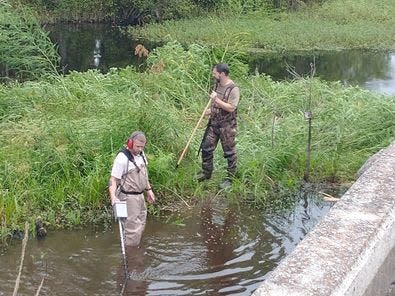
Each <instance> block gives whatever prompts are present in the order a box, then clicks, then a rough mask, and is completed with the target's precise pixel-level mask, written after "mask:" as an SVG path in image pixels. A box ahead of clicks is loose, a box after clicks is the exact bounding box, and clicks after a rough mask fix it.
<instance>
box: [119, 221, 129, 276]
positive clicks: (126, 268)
mask: <svg viewBox="0 0 395 296" xmlns="http://www.w3.org/2000/svg"><path fill="white" fill-rule="evenodd" d="M118 223H119V236H120V238H121V249H122V257H123V267H124V269H125V278H126V277H127V276H128V274H129V272H128V264H127V261H126V251H125V238H124V235H123V225H122V221H121V219H118Z"/></svg>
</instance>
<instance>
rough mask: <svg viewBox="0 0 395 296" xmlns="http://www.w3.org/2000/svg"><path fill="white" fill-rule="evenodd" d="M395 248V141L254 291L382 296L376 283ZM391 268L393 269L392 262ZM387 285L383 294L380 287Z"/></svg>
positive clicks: (266, 295)
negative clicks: (378, 275) (377, 275)
mask: <svg viewBox="0 0 395 296" xmlns="http://www.w3.org/2000/svg"><path fill="white" fill-rule="evenodd" d="M394 246H395V142H394V143H392V144H391V145H390V146H389V147H388V148H387V149H385V150H382V151H380V157H378V158H376V159H374V161H371V162H370V164H369V165H367V166H365V167H364V169H363V173H362V174H361V176H360V177H359V178H358V180H357V181H356V182H355V183H354V184H353V185H352V186H351V188H350V189H349V190H348V191H347V192H346V193H345V194H344V195H343V197H342V198H341V200H340V201H338V202H337V204H336V205H334V206H333V207H332V209H331V210H330V212H329V213H328V214H327V216H326V217H324V218H323V220H321V221H320V222H319V223H318V224H317V225H316V227H315V228H314V229H313V230H312V231H310V233H308V235H307V236H306V237H305V239H304V240H303V241H302V242H301V243H300V244H299V245H298V246H297V247H296V248H295V250H294V251H293V252H292V253H291V254H290V255H289V256H287V257H286V258H285V259H284V260H283V261H282V262H281V263H280V265H279V266H278V267H277V268H276V269H275V270H274V271H273V272H272V273H271V274H270V275H269V276H268V278H267V279H266V280H265V282H264V283H263V284H262V285H261V286H260V287H259V288H258V289H257V290H256V291H255V292H254V294H253V295H254V296H283V295H284V296H326V295H328V296H329V295H331V296H373V295H374V296H379V295H385V294H386V293H387V292H388V289H389V287H390V284H391V280H393V276H392V279H391V276H389V277H386V278H381V279H382V281H380V282H378V283H375V282H374V280H375V279H376V280H377V279H380V277H376V274H378V273H379V272H380V270H381V268H382V267H383V266H385V262H388V261H386V260H391V258H392V259H393V257H392V255H391V254H392V250H393V249H394ZM390 263H391V264H389V266H390V267H389V268H391V265H393V264H394V263H393V262H390ZM379 286H381V287H382V289H383V290H382V291H378V290H377V289H379V288H377V287H379Z"/></svg>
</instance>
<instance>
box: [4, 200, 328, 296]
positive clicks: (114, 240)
mask: <svg viewBox="0 0 395 296" xmlns="http://www.w3.org/2000/svg"><path fill="white" fill-rule="evenodd" d="M330 207H331V204H330V203H325V202H320V201H317V200H315V199H314V198H312V197H310V196H309V197H306V199H303V198H301V199H300V202H299V203H298V204H296V206H295V209H294V210H291V211H289V212H287V213H284V214H282V215H273V216H271V217H268V216H267V215H264V214H263V213H261V212H260V211H258V210H255V209H252V208H249V207H245V206H238V205H232V204H229V203H228V201H227V200H223V199H220V198H215V199H210V200H207V201H205V202H203V203H202V204H200V205H198V206H196V207H195V208H193V209H191V210H185V211H183V212H182V216H181V219H182V221H183V223H182V224H180V223H171V220H170V222H169V221H168V222H166V223H164V222H163V221H160V220H153V219H152V217H151V219H150V220H149V221H147V226H146V231H145V233H144V237H143V240H142V247H141V248H134V249H129V250H127V256H128V265H129V275H128V279H127V280H126V281H125V274H124V269H123V259H122V256H121V252H120V245H119V244H120V243H119V233H118V228H117V227H118V226H117V225H115V224H114V229H113V231H108V232H94V231H92V230H89V229H85V230H81V231H70V232H68V231H59V232H49V233H48V235H47V237H46V239H45V240H42V241H36V240H30V241H29V243H28V249H27V250H26V257H25V258H26V259H25V260H26V261H25V262H26V263H25V267H24V269H23V273H22V280H21V285H20V290H19V292H20V293H19V295H22V296H23V295H33V294H34V293H35V291H36V289H37V287H38V285H39V283H40V281H41V279H42V277H43V276H45V277H46V278H45V281H44V286H43V288H42V290H41V293H40V295H120V294H121V293H123V295H251V294H252V292H253V291H254V290H255V289H256V288H257V287H258V286H259V285H260V283H261V282H262V281H263V280H264V279H265V277H266V275H267V273H268V272H269V271H271V270H272V269H273V268H275V267H276V266H277V265H278V263H279V262H280V260H281V259H282V258H284V256H286V255H287V254H289V253H290V252H291V251H292V250H293V249H294V248H295V246H296V245H297V244H298V243H299V242H300V240H302V238H303V237H304V236H305V235H306V233H307V232H308V231H309V230H310V229H311V228H312V227H313V226H314V225H315V224H316V223H317V222H318V220H319V219H320V218H321V217H322V216H323V215H325V214H326V213H327V212H328V210H329V209H330ZM20 247H21V245H20V242H19V241H18V242H15V245H14V247H12V248H10V249H9V250H7V251H6V252H5V253H3V254H1V256H0V275H1V276H0V287H1V288H0V295H1V296H2V295H10V294H12V291H13V288H14V284H15V278H16V275H17V274H16V270H17V266H18V264H19V258H20V252H21V250H20Z"/></svg>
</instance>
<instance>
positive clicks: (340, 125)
mask: <svg viewBox="0 0 395 296" xmlns="http://www.w3.org/2000/svg"><path fill="white" fill-rule="evenodd" d="M44 2H45V7H46V9H50V8H49V6H48V5H49V3H50V1H44ZM44 2H43V0H42V1H41V2H40V3H41V4H42V5H44ZM179 2H180V3H181V2H182V1H179ZM185 2H187V1H185ZM231 2H232V3H231ZM253 2H254V1H250V2H249V1H243V3H244V4H245V3H253ZM263 2H264V1H262V3H263ZM34 3H36V4H39V1H38V0H36V2H34ZM51 3H53V5H54V8H53V9H55V8H56V9H58V8H59V6H58V5H61V4H62V3H63V4H62V5H65V3H66V2H62V1H52V2H51ZM73 3H74V4H75V5H82V4H84V5H85V4H87V3H88V1H69V2H68V4H69V5H72V4H73ZM113 3H121V2H120V1H119V2H117V1H114V2H113ZM123 3H127V1H125V2H123ZM136 3H137V1H136ZM148 3H153V2H150V1H146V4H147V5H148ZM155 3H156V2H155ZM158 3H159V2H158ZM191 3H192V2H191ZM194 3H195V2H194ZM199 3H205V5H211V4H210V3H214V2H211V1H199ZM220 3H225V2H224V1H215V5H217V4H218V5H219V4H220ZM226 3H227V4H234V5H235V6H234V7H240V6H237V5H238V4H240V3H241V2H240V3H239V2H238V1H227V2H226ZM254 3H257V2H254ZM273 3H274V2H273ZM325 3H326V4H325V5H323V6H322V7H321V8H320V10H318V12H317V11H316V12H317V13H316V14H311V11H310V10H305V11H304V12H297V13H293V14H288V13H285V12H282V13H277V14H272V13H266V14H264V16H265V17H262V18H261V17H260V16H261V14H260V13H261V12H259V11H261V10H259V11H258V10H256V11H255V12H254V13H253V14H250V15H249V16H253V15H255V16H258V17H257V18H256V21H257V24H258V25H259V26H262V23H259V20H260V19H261V21H262V22H267V23H265V24H266V25H265V26H266V27H267V28H270V30H269V29H268V30H266V31H267V32H269V33H268V34H269V35H270V36H271V39H270V38H269V39H267V40H266V39H262V40H266V41H264V43H260V42H263V41H259V42H258V41H257V40H255V39H253V38H252V37H251V36H253V35H254V32H251V31H247V30H248V29H250V28H251V27H253V25H252V24H249V25H246V24H248V22H249V19H248V17H247V18H243V17H242V16H241V15H239V16H238V18H239V19H240V24H241V25H242V26H243V24H244V27H240V25H239V27H236V26H235V22H234V19H232V18H231V17H229V18H226V17H225V18H222V19H221V22H220V21H218V20H217V19H215V18H213V17H209V18H208V19H204V21H202V20H200V22H199V26H198V25H197V23H195V21H193V20H191V21H190V23H191V24H192V26H194V29H195V31H197V30H205V27H204V26H202V24H203V23H208V22H209V21H212V24H214V25H213V26H212V27H210V30H212V31H210V30H208V29H207V31H205V32H206V33H205V34H203V35H202V31H200V32H199V33H200V34H199V35H202V36H207V37H206V39H205V40H203V42H201V43H205V44H211V46H202V45H197V44H196V43H194V42H193V41H194V40H193V39H187V36H186V35H177V34H181V33H177V34H175V36H177V37H180V38H181V40H184V41H185V42H184V41H183V43H190V45H189V46H188V47H187V49H185V47H183V46H182V45H181V44H180V43H178V42H176V41H171V42H169V43H167V44H166V45H165V46H163V47H161V48H157V49H156V50H155V51H153V52H151V53H150V54H149V56H148V60H147V64H148V68H147V71H145V72H143V73H140V72H139V71H136V70H135V69H134V68H132V67H128V68H125V69H113V70H111V71H110V72H109V73H107V74H101V73H99V72H96V71H88V72H86V73H77V72H72V73H71V74H69V75H67V76H59V75H58V74H56V59H57V55H56V54H55V51H54V47H53V46H52V45H51V44H50V43H49V42H48V37H47V35H46V34H45V33H44V32H43V31H42V30H41V29H40V27H39V26H38V23H37V21H36V19H35V17H34V14H33V13H32V12H30V11H28V10H26V9H25V7H24V8H23V9H22V8H21V7H20V6H15V7H14V8H11V6H10V5H9V4H7V2H2V3H1V5H0V9H1V10H0V13H1V16H2V18H1V19H2V21H0V22H1V26H0V33H1V34H0V38H5V39H2V41H4V42H2V43H1V44H2V45H1V46H0V47H1V49H0V54H1V56H0V57H1V60H0V61H1V64H2V66H6V67H5V68H6V69H8V70H7V71H8V72H7V73H9V72H10V71H11V69H12V71H14V74H15V76H16V77H18V79H19V78H20V79H35V78H41V77H42V76H43V75H44V74H45V77H46V79H40V80H34V81H25V82H17V81H14V82H13V83H10V84H3V85H0V165H1V168H2V169H1V170H0V196H1V199H0V221H1V228H0V237H2V238H5V237H8V236H9V235H10V234H11V233H12V231H13V230H14V229H18V228H20V225H22V224H23V222H24V221H26V220H29V221H30V222H32V221H33V220H34V219H35V218H36V217H37V216H38V215H41V216H42V218H43V220H44V221H45V222H46V223H49V224H51V225H52V226H53V227H65V226H76V225H81V224H83V223H101V222H107V223H108V222H110V221H111V220H110V219H109V216H110V211H109V202H108V198H107V193H106V191H107V190H106V189H107V188H106V185H107V180H108V177H109V172H110V168H111V164H112V161H113V158H114V156H115V154H116V153H117V151H118V150H119V149H120V147H121V146H122V144H123V143H124V141H125V139H126V138H127V136H128V135H129V134H130V132H131V131H133V130H136V129H141V130H143V131H145V132H146V134H147V136H148V139H149V144H148V146H147V153H148V157H149V161H150V175H151V179H152V184H153V186H154V189H155V191H156V193H157V194H158V195H159V196H160V198H159V200H160V202H161V203H167V202H170V201H174V200H175V199H176V200H177V199H181V198H182V199H185V198H188V197H200V196H207V195H214V194H218V193H223V192H218V183H219V182H220V181H221V179H222V178H223V177H224V176H225V173H226V172H225V162H224V159H223V158H222V153H221V149H218V150H217V154H216V157H215V165H216V170H215V174H214V176H213V179H212V180H210V181H209V182H207V183H204V184H198V183H196V182H195V181H194V180H193V176H194V174H195V173H196V172H197V171H198V170H199V166H200V159H199V157H198V156H197V155H196V153H197V150H198V147H199V144H200V140H201V137H202V133H203V128H204V126H201V127H200V129H199V130H198V134H197V135H196V136H195V137H194V139H193V142H192V144H191V147H190V150H189V153H188V154H187V156H186V159H185V160H184V161H183V162H182V163H181V165H180V166H179V167H178V168H177V169H176V168H175V165H176V162H177V158H178V156H179V154H180V152H181V151H182V149H183V147H184V145H185V143H186V142H187V140H188V137H189V135H190V133H191V131H192V129H193V127H194V125H195V123H196V122H197V119H198V118H199V116H200V113H201V112H202V110H203V107H204V106H205V105H206V102H207V99H208V96H207V94H208V91H209V89H210V83H211V77H210V76H211V75H210V67H211V65H213V64H214V63H215V62H218V61H226V62H228V63H229V64H230V66H231V69H232V78H233V79H234V80H235V81H236V82H237V83H238V84H239V85H240V87H241V90H242V99H241V104H240V111H239V114H240V121H239V122H240V125H239V134H238V151H239V155H240V157H239V160H240V170H239V177H238V179H237V180H236V181H235V183H234V184H233V186H232V190H231V191H230V192H226V194H227V196H228V197H230V198H237V199H239V200H241V201H245V202H248V203H249V204H251V205H256V206H260V207H263V208H266V209H274V208H278V207H282V206H285V205H287V204H289V202H292V199H293V197H292V194H290V192H292V191H293V190H294V189H295V188H296V186H297V185H298V184H299V182H300V181H301V180H302V179H303V176H304V174H305V164H306V144H307V134H308V123H307V121H306V120H305V118H304V113H305V112H309V111H311V112H312V113H313V120H312V123H313V124H312V128H313V129H312V136H313V137H312V158H311V171H310V180H311V181H312V182H316V183H319V182H326V181H331V182H333V181H336V182H348V181H352V180H353V179H354V177H355V172H356V171H357V169H358V168H359V167H360V166H361V165H362V163H363V162H364V161H365V160H366V158H367V157H368V156H369V155H371V154H372V153H374V152H376V151H377V150H378V149H380V148H382V147H384V146H386V145H388V143H389V142H390V141H391V140H392V139H393V138H394V133H395V132H394V131H395V116H394V115H395V114H394V112H395V111H394V110H395V99H394V98H390V97H383V96H379V95H375V94H372V93H369V92H368V91H365V90H362V89H359V88H349V87H347V88H346V87H343V86H342V85H340V83H327V82H323V81H320V80H319V79H316V78H305V79H298V80H295V81H293V82H281V83H279V82H274V81H272V80H271V78H270V77H267V76H265V75H260V74H256V75H254V76H251V75H249V74H248V69H247V68H248V67H247V65H246V64H244V63H243V62H242V61H243V60H245V52H246V51H245V48H246V46H251V44H252V43H251V42H254V43H253V44H255V45H257V46H258V47H259V46H261V47H262V48H265V49H269V50H275V49H277V50H280V49H281V50H283V49H288V48H291V46H292V44H296V47H299V49H300V48H309V47H310V46H311V48H312V47H313V46H312V45H313V44H315V46H317V47H318V46H319V45H322V44H324V46H325V45H326V46H328V44H329V42H333V44H334V45H333V46H334V47H347V46H346V44H348V45H349V47H353V44H354V43H355V44H362V43H364V42H367V43H369V42H372V40H373V36H376V37H377V40H379V41H380V42H379V44H384V45H383V46H385V47H386V48H391V46H393V40H392V39H391V38H393V37H391V36H394V34H392V33H391V32H392V31H391V30H392V29H391V28H390V27H391V26H392V24H393V21H394V17H393V8H390V7H389V6H388V3H389V0H384V1H382V2H381V5H378V4H377V3H376V4H375V5H377V7H375V9H376V10H374V11H373V12H372V11H371V12H369V14H367V13H365V12H364V10H363V9H361V7H362V6H364V5H367V6H368V7H371V6H369V5H370V4H369V3H371V2H365V1H360V2H359V4H355V6H353V5H351V3H352V2H351V1H346V2H344V5H343V7H342V8H346V9H348V10H347V11H348V13H351V11H355V14H354V15H353V14H351V16H352V17H351V18H350V21H349V19H348V18H346V15H344V14H342V13H343V11H340V10H338V11H336V10H334V9H329V10H328V7H333V8H336V7H340V6H336V5H340V4H339V3H340V2H337V1H326V2H325ZM336 3H337V4H336ZM342 3H343V2H342ZM361 3H362V4H361ZM195 4H196V3H195ZM212 5H214V4H212ZM331 5H332V6H331ZM333 5H334V6H333ZM361 5H362V6H361ZM47 6H48V7H47ZM66 6H67V5H66ZM66 6H65V7H66ZM218 7H219V6H218ZM347 7H348V8H347ZM351 7H354V8H353V10H350V9H351ZM56 9H55V10H56ZM86 9H88V7H86ZM243 9H244V8H243V7H241V10H237V9H235V10H234V11H239V12H240V11H243ZM325 9H326V10H325ZM55 10H54V11H55ZM252 10H254V9H251V10H250V11H252ZM78 11H79V10H74V11H72V13H76V12H78ZM89 11H93V10H89ZM266 11H267V10H266ZM325 11H326V13H325ZM376 11H378V12H377V13H376ZM332 12H333V13H332ZM319 15H320V16H321V17H323V16H326V18H325V17H324V18H323V20H322V22H324V23H325V22H326V21H327V20H329V21H328V23H327V25H328V26H329V27H328V30H329V32H330V33H329V34H328V38H327V39H326V38H323V36H324V35H322V34H323V33H322V32H324V30H322V31H321V30H317V28H319V22H318V16H319ZM379 15H380V16H381V19H379V20H378V21H377V20H374V19H377V16H379ZM3 16H4V17H3ZM266 16H267V17H266ZM306 16H310V18H307V17H306ZM361 16H364V18H365V20H364V21H365V23H362V22H359V23H358V22H357V21H356V20H357V19H359V18H360V17H361ZM79 17H81V15H79V14H78V13H77V14H76V18H77V19H78V18H79ZM233 17H234V15H233ZM316 17H317V18H316ZM303 19H305V21H306V23H305V25H304V26H302V24H303V22H302V20H303ZM308 19H310V21H311V20H314V22H308V21H307V20H308ZM335 19H336V20H335ZM231 22H232V23H231ZM348 22H349V23H350V28H351V29H353V30H354V29H355V28H356V26H357V25H358V24H359V25H361V26H362V25H364V24H365V29H363V30H361V32H364V33H365V35H364V34H362V33H361V35H358V34H356V33H355V32H356V31H355V30H354V31H353V30H351V31H350V33H349V37H348V38H346V39H344V38H343V37H344V36H343V37H338V39H337V37H336V36H342V34H341V33H342V32H345V31H342V30H340V29H339V31H338V32H337V33H336V31H333V28H332V27H330V24H333V26H334V24H336V23H338V24H339V25H340V26H341V25H342V24H343V25H344V26H346V25H347V24H348ZM180 24H183V26H184V27H183V31H185V32H189V33H190V34H192V32H193V31H192V26H191V27H189V25H188V24H189V23H187V22H185V23H176V22H167V23H165V24H164V25H163V27H162V28H164V31H160V27H158V26H156V25H153V26H148V27H146V28H145V29H143V31H139V32H140V33H142V34H147V35H146V36H154V35H155V34H152V32H154V33H155V32H157V36H158V38H162V37H163V36H165V34H167V33H169V32H170V31H171V32H173V33H172V34H174V33H176V32H181V30H180V31H177V30H178V29H177V26H178V25H180ZM223 24H225V25H226V27H222V25H223ZM273 24H276V25H273ZM287 24H288V25H287ZM366 24H367V25H366ZM378 24H381V25H382V28H383V29H385V30H388V31H385V30H384V32H387V33H391V36H388V40H389V41H388V43H382V40H383V39H382V38H383V35H382V32H379V31H378V28H379V27H380V26H379V25H378ZM369 25H370V27H369V28H368V27H367V26H369ZM389 25H391V26H389ZM259 26H258V27H257V28H259ZM310 26H311V28H315V30H313V29H311V28H310ZM344 26H343V27H341V28H345V27H344ZM233 27H235V28H237V30H238V31H237V32H238V33H237V34H236V31H232V30H233ZM304 27H306V28H308V30H310V31H303V28H304ZM393 27H394V26H392V28H393ZM207 28H208V27H207ZM338 28H340V27H338ZM368 29H369V30H370V31H369V30H368ZM256 30H258V29H256ZM276 30H277V31H276ZM306 30H307V29H306ZM331 30H332V31H331ZM261 31H262V32H263V31H265V30H261V29H260V32H261ZM266 31H265V32H266ZM210 32H211V33H212V32H214V33H212V34H211V33H210ZM280 32H287V34H280ZM306 32H310V33H311V34H310V35H308V36H309V37H305V36H306V34H307V33H306ZM370 32H371V33H370ZM150 34H152V35H150ZM172 34H171V36H174V35H172ZM210 34H211V35H210ZM213 34H214V35H213ZM262 34H264V33H262ZM10 36H12V38H11V37H10ZM213 36H214V37H216V39H218V40H219V41H218V42H219V43H218V44H217V43H212V41H210V40H212V39H211V38H213ZM317 36H318V37H317ZM359 36H360V39H359ZM364 36H365V37H366V36H368V37H366V39H364V38H365V37H364ZM219 37H221V38H219ZM182 38H185V39H182ZM259 38H263V37H262V35H261V37H259ZM276 38H278V39H276ZM170 39H173V38H170ZM303 40H304V42H305V43H303ZM336 40H337V41H336ZM198 41H202V40H201V39H198ZM221 42H222V43H221ZM265 42H267V43H265ZM325 42H326V43H325ZM391 42H392V43H391ZM213 44H217V45H219V47H218V48H217V47H215V48H214V46H212V45H213ZM262 44H267V45H262ZM369 44H370V45H372V43H369ZM357 47H358V46H357ZM378 47H379V46H378ZM378 47H376V48H378ZM10 48H13V49H15V51H13V52H12V53H11V52H9V51H8V50H9V49H10ZM229 48H231V49H232V50H229ZM240 52H244V53H243V54H241V53H240ZM2 76H4V75H2ZM7 76H8V75H7ZM150 210H151V211H160V207H151V208H150ZM31 225H32V223H31Z"/></svg>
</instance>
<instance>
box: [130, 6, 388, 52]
mask: <svg viewBox="0 0 395 296" xmlns="http://www.w3.org/2000/svg"><path fill="white" fill-rule="evenodd" d="M128 31H129V34H131V35H132V36H134V37H137V36H139V37H141V38H145V39H149V40H153V41H158V42H162V41H169V40H178V41H180V42H181V43H183V44H191V43H199V44H204V45H207V46H212V47H215V48H218V47H221V48H231V49H233V50H236V51H241V52H243V51H244V52H287V51H314V50H340V49H366V50H392V49H395V7H394V5H393V1H391V0H383V1H380V0H372V1H370V0H362V1H352V0H345V1H343V0H335V1H326V2H324V3H323V4H322V5H321V6H318V5H316V6H312V7H310V6H309V7H305V8H304V9H301V10H298V11H296V12H295V11H294V12H270V11H267V10H263V11H255V12H248V13H242V14H232V13H231V12H226V14H224V15H218V14H212V15H208V16H206V17H200V18H194V19H187V20H178V21H166V22H164V23H161V24H147V25H145V26H143V27H129V30H128Z"/></svg>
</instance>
